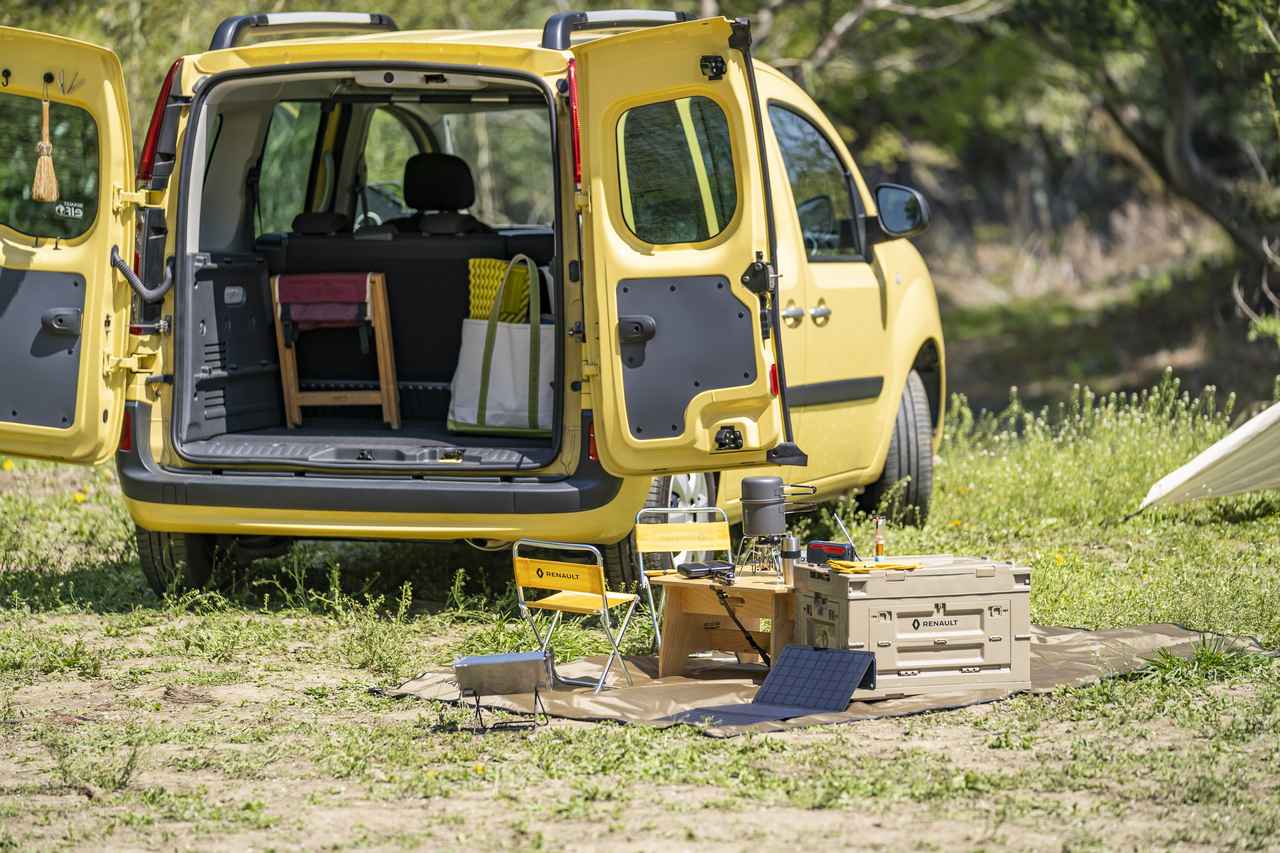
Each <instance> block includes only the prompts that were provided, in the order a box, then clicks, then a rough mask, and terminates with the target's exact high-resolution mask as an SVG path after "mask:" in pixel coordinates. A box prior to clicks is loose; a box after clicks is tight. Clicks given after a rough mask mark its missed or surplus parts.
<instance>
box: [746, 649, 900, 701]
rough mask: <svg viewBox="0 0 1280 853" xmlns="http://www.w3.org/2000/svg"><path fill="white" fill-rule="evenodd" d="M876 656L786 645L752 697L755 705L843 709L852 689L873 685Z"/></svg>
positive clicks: (865, 653) (842, 650)
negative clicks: (865, 684) (867, 683)
mask: <svg viewBox="0 0 1280 853" xmlns="http://www.w3.org/2000/svg"><path fill="white" fill-rule="evenodd" d="M875 666H876V656H875V655H874V654H872V653H871V652H857V651H850V650H848V649H816V648H814V647H813V646H787V647H786V648H785V649H783V650H782V654H781V655H779V656H778V660H777V661H775V662H774V664H773V666H772V667H771V668H770V669H769V675H768V676H766V677H765V680H764V684H762V685H761V686H760V690H759V692H757V693H756V695H755V698H754V699H752V700H751V702H752V704H757V705H793V706H796V707H800V708H813V709H814V710H815V711H843V710H844V709H845V708H847V707H848V706H849V698H850V697H851V696H853V691H854V690H856V689H857V688H858V687H859V686H861V685H862V684H863V682H864V681H865V680H868V677H869V680H870V684H869V685H868V686H867V687H866V688H865V689H868V690H873V689H875V685H876V670H875Z"/></svg>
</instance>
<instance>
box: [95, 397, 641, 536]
mask: <svg viewBox="0 0 1280 853" xmlns="http://www.w3.org/2000/svg"><path fill="white" fill-rule="evenodd" d="M129 405H130V407H131V408H132V410H133V411H132V414H133V448H132V449H131V450H128V451H121V452H119V453H117V454H116V468H117V470H118V471H119V478H120V486H121V490H122V491H123V492H124V495H125V498H126V500H127V502H128V505H129V510H130V513H131V514H132V515H133V517H134V520H135V521H137V522H138V523H139V524H141V525H143V526H144V527H147V528H148V529H152V530H171V531H183V532H221V533H255V534H267V535H285V536H336V537H342V536H353V537H373V538H378V537H390V538H422V539H453V538H463V537H492V538H498V539H505V538H516V537H519V536H523V535H530V533H534V534H536V535H542V536H547V535H559V536H565V535H568V534H569V533H570V532H572V533H573V534H574V535H575V537H576V538H578V539H580V540H583V541H594V542H612V541H617V540H618V539H620V538H622V537H623V536H625V535H626V534H627V532H628V531H629V530H630V527H631V516H633V515H634V513H635V511H636V509H638V507H639V506H640V505H642V504H643V502H644V496H643V490H644V488H646V487H647V484H646V483H645V482H643V481H634V482H633V481H631V480H622V479H619V478H617V477H613V476H612V475H610V474H608V473H607V472H606V471H605V470H604V469H603V468H601V467H600V465H599V463H598V462H594V461H592V460H590V459H588V458H586V450H585V442H583V445H584V450H583V458H582V460H581V461H580V462H579V465H578V468H577V470H576V471H575V472H574V473H573V474H572V475H570V476H569V477H563V478H558V479H552V478H537V477H524V478H521V477H514V478H498V477H435V478H425V477H411V476H394V475H392V476H378V477H356V476H343V475H331V474H310V473H308V474H297V473H277V472H262V473H259V472H245V471H235V472H223V473H219V472H214V471H199V470H188V469H178V468H166V467H163V466H161V465H159V464H157V463H156V462H155V460H154V459H153V458H152V455H151V444H150V430H151V407H150V406H149V405H146V404H144V403H130V404H129ZM587 417H589V416H586V417H584V424H583V430H584V434H585V430H586V427H587V424H586V418H587ZM633 493H634V494H633ZM582 534H591V535H590V537H584V536H583V535H582Z"/></svg>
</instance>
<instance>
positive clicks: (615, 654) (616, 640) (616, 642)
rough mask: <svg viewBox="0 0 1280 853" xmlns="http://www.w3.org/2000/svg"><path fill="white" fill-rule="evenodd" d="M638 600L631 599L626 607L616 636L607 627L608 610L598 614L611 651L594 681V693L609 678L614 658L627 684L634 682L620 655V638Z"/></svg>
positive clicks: (625, 632) (601, 688) (624, 634)
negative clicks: (597, 680) (629, 604)
mask: <svg viewBox="0 0 1280 853" xmlns="http://www.w3.org/2000/svg"><path fill="white" fill-rule="evenodd" d="M639 602H640V600H639V599H638V598H637V599H633V600H632V601H631V606H630V607H628V608H627V615H626V616H623V617H622V625H621V627H619V628H618V635H617V637H614V634H613V631H611V630H610V629H609V612H608V611H607V610H606V611H604V612H602V613H601V614H600V627H602V628H603V629H604V635H605V636H606V637H608V638H609V645H610V646H611V647H612V648H613V651H611V652H610V653H609V659H608V660H606V661H605V662H604V672H602V673H600V681H599V682H597V683H596V689H595V691H594V692H595V693H599V692H600V691H601V690H603V689H604V685H605V682H606V681H608V679H609V669H610V667H612V666H613V662H614V660H615V659H616V660H617V661H618V665H619V666H620V667H622V674H623V675H625V676H626V677H627V686H628V687H631V686H633V685H634V684H635V682H634V681H632V680H631V670H629V669H628V668H627V661H626V659H625V658H623V657H622V649H621V643H622V638H623V637H625V636H626V635H627V626H628V625H629V624H631V616H632V614H634V613H635V612H636V605H637V604H638V603H639Z"/></svg>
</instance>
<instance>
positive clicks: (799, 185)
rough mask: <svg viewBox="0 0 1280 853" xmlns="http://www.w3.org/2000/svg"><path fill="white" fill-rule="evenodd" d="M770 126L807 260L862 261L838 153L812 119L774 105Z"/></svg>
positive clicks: (850, 188) (847, 184)
mask: <svg viewBox="0 0 1280 853" xmlns="http://www.w3.org/2000/svg"><path fill="white" fill-rule="evenodd" d="M769 123H770V124H772V125H773V135H774V136H775V137H776V138H777V140H778V148H779V149H781V151H782V161H783V163H785V164H786V167H787V180H788V181H790V183H791V195H792V196H793V197H794V198H795V202H796V215H797V216H798V217H799V219H800V231H801V233H802V234H803V236H804V245H805V251H806V252H807V253H808V255H809V259H810V260H824V259H825V260H841V259H845V258H855V257H858V256H859V254H860V249H859V247H858V239H857V235H856V232H855V219H854V215H855V211H856V207H855V206H854V204H855V203H854V198H853V182H852V180H851V179H850V177H849V174H848V172H847V171H846V170H845V168H844V164H843V163H841V162H840V157H839V156H838V155H837V154H836V151H835V148H833V147H832V145H831V143H830V142H829V141H828V140H827V137H826V136H824V135H823V134H822V131H820V130H818V128H816V127H814V126H813V124H812V123H811V122H810V121H809V120H808V119H806V118H804V117H803V116H801V115H800V114H799V113H796V112H793V111H791V110H789V109H787V108H786V107H782V106H779V105H777V104H770V105H769Z"/></svg>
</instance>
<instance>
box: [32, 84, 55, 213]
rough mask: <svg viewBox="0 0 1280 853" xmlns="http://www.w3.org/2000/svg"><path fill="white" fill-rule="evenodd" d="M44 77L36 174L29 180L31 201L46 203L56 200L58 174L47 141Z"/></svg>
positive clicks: (46, 93) (46, 88) (47, 114)
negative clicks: (54, 169)
mask: <svg viewBox="0 0 1280 853" xmlns="http://www.w3.org/2000/svg"><path fill="white" fill-rule="evenodd" d="M52 77H53V75H52V74H46V75H45V77H44V99H43V100H42V101H41V102H40V141H39V142H37V143H36V176H35V180H33V181H32V182H31V199H32V201H39V202H45V203H46V204H49V203H52V202H55V201H57V200H58V176H57V174H55V173H54V171H53V143H51V142H50V141H49V83H50V82H51V81H52Z"/></svg>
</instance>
